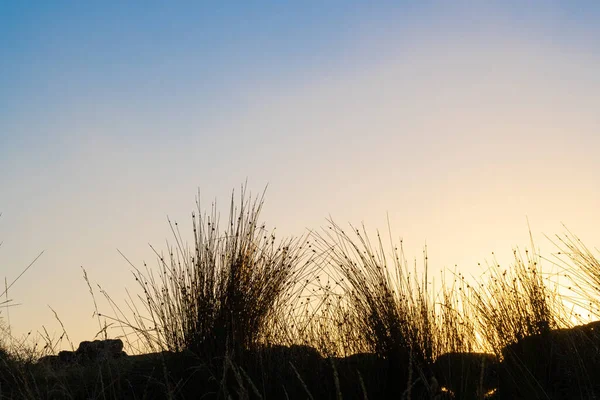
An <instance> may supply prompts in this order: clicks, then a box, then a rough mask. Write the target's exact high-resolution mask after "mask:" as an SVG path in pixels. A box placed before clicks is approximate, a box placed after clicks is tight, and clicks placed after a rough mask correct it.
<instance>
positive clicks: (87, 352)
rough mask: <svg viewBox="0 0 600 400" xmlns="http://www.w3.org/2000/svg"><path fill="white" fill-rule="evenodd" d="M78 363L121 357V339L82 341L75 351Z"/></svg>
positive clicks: (123, 353) (122, 353)
mask: <svg viewBox="0 0 600 400" xmlns="http://www.w3.org/2000/svg"><path fill="white" fill-rule="evenodd" d="M75 353H76V356H77V360H78V361H79V362H80V363H90V362H98V361H105V360H111V359H115V358H120V357H123V356H124V355H126V354H125V352H124V351H123V341H122V340H121V339H107V340H94V341H93V342H88V341H84V342H81V343H80V344H79V348H78V349H77V351H76V352H75Z"/></svg>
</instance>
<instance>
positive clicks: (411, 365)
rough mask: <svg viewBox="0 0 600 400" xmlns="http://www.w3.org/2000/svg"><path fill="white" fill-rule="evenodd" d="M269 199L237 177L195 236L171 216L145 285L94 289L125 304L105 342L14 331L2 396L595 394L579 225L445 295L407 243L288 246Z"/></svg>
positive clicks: (140, 278)
mask: <svg viewBox="0 0 600 400" xmlns="http://www.w3.org/2000/svg"><path fill="white" fill-rule="evenodd" d="M262 205H263V198H262V197H259V198H256V199H253V198H251V196H247V195H246V192H245V189H244V188H243V189H242V192H241V194H240V200H239V201H237V202H236V201H235V198H234V197H233V196H232V201H231V207H230V210H229V219H228V221H227V225H226V226H224V227H223V226H221V225H220V222H219V219H218V214H217V210H216V207H214V206H213V208H212V211H211V213H210V214H209V215H207V214H206V213H203V210H202V209H201V207H200V205H199V204H198V212H197V213H195V214H193V216H192V219H193V244H192V245H191V246H190V245H188V244H187V242H186V241H185V240H184V239H183V237H182V235H181V233H180V231H179V227H178V225H177V223H171V222H169V223H170V227H171V230H172V233H173V239H174V243H173V246H172V247H170V248H167V250H166V253H162V252H159V251H156V250H154V248H153V249H152V250H153V251H154V252H155V254H156V256H157V258H158V268H156V269H152V268H150V267H148V266H144V268H138V267H136V266H135V265H134V264H133V263H130V265H131V267H132V269H133V275H134V279H135V281H136V283H137V285H138V289H139V295H138V296H137V297H135V296H134V297H129V299H128V300H127V301H126V302H125V306H123V305H119V302H116V301H113V299H112V298H111V297H110V296H109V295H108V294H107V293H106V292H104V291H103V290H102V289H100V292H101V294H102V295H103V296H105V297H106V299H107V300H108V302H109V304H110V306H111V308H112V311H113V312H112V315H104V314H100V313H99V312H98V310H97V309H96V316H97V318H98V324H99V328H100V332H99V334H98V336H101V338H102V339H103V340H97V341H93V342H83V343H82V344H81V345H80V346H79V347H78V348H77V349H74V348H73V350H72V351H61V352H59V353H58V354H56V351H55V350H56V349H57V348H58V347H59V345H60V343H61V341H63V340H68V336H67V335H66V332H64V334H63V335H62V336H61V337H60V338H59V339H58V340H52V339H51V338H50V335H47V334H46V339H45V345H44V346H38V345H37V344H36V345H34V346H27V345H25V344H24V342H18V341H17V342H16V344H15V342H14V341H11V343H12V344H11V345H9V344H8V342H6V341H5V342H4V343H3V345H2V348H4V349H5V350H2V351H0V398H7V399H10V398H14V399H163V398H164V399H181V398H190V399H192V398H193V399H335V400H341V399H452V398H456V399H483V398H490V399H592V398H596V397H600V379H599V378H600V361H599V360H600V348H599V346H600V325H599V324H597V323H591V324H587V325H585V324H583V321H584V316H583V315H581V313H577V312H575V311H574V310H575V309H574V308H570V306H571V305H575V306H577V307H578V309H581V310H586V311H585V313H587V315H586V316H585V317H586V318H587V320H588V321H589V320H590V319H592V320H593V319H599V318H598V317H599V315H598V314H600V311H599V310H600V307H599V302H600V293H599V292H598V291H599V290H600V289H599V288H600V260H599V259H598V258H597V256H596V255H595V254H594V252H592V251H590V250H589V249H588V248H586V247H585V246H584V245H583V244H582V243H581V241H579V239H578V238H577V237H576V236H575V235H573V234H571V233H570V232H569V233H568V234H567V235H565V236H561V237H557V238H556V243H555V244H556V246H557V248H558V250H559V252H558V254H557V255H556V258H555V259H551V260H548V259H544V260H542V259H541V257H540V256H539V255H537V254H535V252H534V251H533V249H534V246H533V243H532V244H531V250H530V251H525V252H524V254H525V255H524V256H523V255H522V253H521V252H519V251H515V252H514V263H513V265H512V266H511V267H510V268H508V269H502V268H501V267H500V266H498V265H492V266H490V268H489V269H488V270H486V271H485V274H484V275H483V276H484V278H482V279H481V280H480V281H479V282H474V283H469V282H468V281H467V280H466V279H465V278H464V276H463V275H461V274H460V273H457V272H456V273H448V274H447V275H446V274H442V275H441V276H440V278H441V285H440V287H439V288H438V289H437V290H436V288H435V287H433V286H432V285H431V284H430V283H429V282H430V281H432V280H433V279H432V276H430V275H429V274H430V271H429V268H428V265H427V254H426V251H425V252H424V257H423V265H422V266H421V267H419V268H417V265H416V264H417V263H415V265H414V266H413V267H412V268H411V267H410V265H409V263H408V262H407V260H406V259H405V257H404V254H403V249H402V243H401V242H400V243H399V244H398V245H397V246H396V245H395V244H394V243H393V241H391V240H390V243H389V246H388V245H387V244H386V243H384V242H386V241H385V240H384V239H382V237H381V236H380V234H379V233H377V234H376V235H372V236H375V238H374V241H371V239H372V238H369V235H368V234H367V231H366V229H365V228H364V227H361V228H360V229H355V228H354V227H352V226H350V227H349V229H348V230H344V229H343V228H342V227H340V226H339V225H337V224H335V223H334V222H333V221H329V226H328V227H326V228H325V229H323V230H321V231H319V232H310V233H308V234H307V235H306V236H304V237H300V238H291V239H286V240H282V241H280V240H278V239H277V238H276V237H275V234H274V231H267V230H266V228H265V226H264V225H263V224H261V223H260V221H259V216H260V211H261V208H262ZM388 236H390V237H391V234H388ZM542 261H544V263H547V264H549V265H551V266H553V268H555V269H557V270H558V271H557V272H556V274H555V275H547V274H546V273H545V272H544V271H543V270H542ZM558 276H561V277H562V278H565V279H566V280H567V281H568V282H569V283H568V286H569V289H570V290H571V292H570V293H572V294H573V295H572V296H569V297H565V296H560V295H559V292H558V291H559V286H558V285H557V283H556V282H557V280H556V279H555V278H557V277H558ZM84 278H85V281H86V282H87V283H88V285H89V288H90V292H91V294H92V297H93V298H94V304H96V298H95V292H94V290H93V289H92V285H91V284H90V282H89V280H88V278H87V275H86V274H85V271H84ZM567 304H568V305H567ZM113 328H117V329H118V331H117V332H118V334H117V336H118V337H119V339H118V340H109V339H108V336H109V330H111V329H113ZM111 332H112V331H111ZM7 334H8V333H5V335H4V336H5V337H6V336H7ZM111 336H112V335H111ZM123 342H124V343H125V345H126V347H125V350H126V351H127V352H128V353H129V354H130V355H127V354H126V353H124V352H123Z"/></svg>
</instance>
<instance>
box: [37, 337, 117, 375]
mask: <svg viewBox="0 0 600 400" xmlns="http://www.w3.org/2000/svg"><path fill="white" fill-rule="evenodd" d="M126 355H127V354H126V353H125V352H124V351H123V341H122V340H121V339H107V340H94V341H92V342H89V341H84V342H81V343H80V344H79V347H78V348H77V350H76V351H66V350H65V351H61V352H59V353H58V355H57V356H54V355H51V356H45V357H42V358H40V359H39V361H38V363H39V364H41V365H45V366H48V367H51V368H61V367H66V366H70V365H86V364H91V363H96V362H102V361H107V360H114V359H117V358H121V357H123V356H126Z"/></svg>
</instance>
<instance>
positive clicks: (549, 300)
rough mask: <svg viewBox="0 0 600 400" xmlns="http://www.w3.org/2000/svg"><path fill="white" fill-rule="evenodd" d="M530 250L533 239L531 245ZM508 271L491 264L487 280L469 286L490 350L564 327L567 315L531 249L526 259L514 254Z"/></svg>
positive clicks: (474, 315)
mask: <svg viewBox="0 0 600 400" xmlns="http://www.w3.org/2000/svg"><path fill="white" fill-rule="evenodd" d="M531 244H532V246H531V247H532V249H533V248H534V246H533V240H532V242H531ZM513 256H514V262H513V264H512V266H511V268H508V269H502V268H501V267H500V265H499V264H497V262H496V261H495V260H494V264H493V265H492V266H491V267H490V268H489V269H488V270H487V271H486V272H487V275H488V277H487V280H486V281H482V282H479V284H478V285H476V286H474V287H471V288H470V289H471V290H470V299H471V302H472V303H471V304H472V306H473V307H474V311H475V312H474V313H473V318H476V320H477V322H478V324H479V326H480V332H481V333H482V334H483V336H484V340H485V343H487V345H488V346H489V349H491V350H492V351H494V352H495V353H496V354H497V355H499V356H501V353H502V349H504V348H505V347H507V346H509V345H511V344H513V343H517V342H518V341H520V340H522V339H523V338H525V337H528V336H532V335H538V334H541V333H544V332H548V331H549V330H551V329H556V328H558V327H564V326H567V325H568V324H569V323H568V320H567V317H566V315H567V313H566V311H565V308H564V304H563V302H562V299H561V298H560V296H559V294H558V286H557V285H556V283H555V282H554V283H552V282H551V281H550V280H549V279H548V277H545V276H544V272H543V270H542V267H541V263H540V257H539V256H538V255H537V254H536V253H535V252H534V251H530V250H525V256H523V255H522V253H521V252H520V251H519V250H514V251H513Z"/></svg>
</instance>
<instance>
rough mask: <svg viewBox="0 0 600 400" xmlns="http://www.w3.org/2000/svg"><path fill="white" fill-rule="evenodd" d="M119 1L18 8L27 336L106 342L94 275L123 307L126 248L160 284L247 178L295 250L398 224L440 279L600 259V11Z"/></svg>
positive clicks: (3, 48) (15, 182)
mask: <svg viewBox="0 0 600 400" xmlns="http://www.w3.org/2000/svg"><path fill="white" fill-rule="evenodd" d="M122 3H123V2H108V1H103V2H95V3H94V4H92V2H62V1H52V2H46V1H39V2H35V1H33V2H8V1H6V2H2V3H0V212H2V213H3V215H2V217H1V218H0V240H3V241H4V244H3V245H2V247H0V266H1V267H2V268H1V269H0V271H1V273H2V275H3V276H6V278H7V279H8V280H9V281H11V280H12V279H14V278H15V277H16V276H17V275H18V274H19V273H20V271H21V270H22V269H23V268H24V267H25V266H27V264H29V262H30V261H31V260H33V258H34V257H35V256H36V255H37V254H38V253H39V252H40V251H42V250H45V253H44V255H43V256H42V257H41V258H40V260H39V261H38V262H37V263H36V264H35V265H34V266H33V267H32V269H31V270H30V271H28V272H27V274H26V275H25V276H24V277H23V278H22V279H21V280H20V281H19V282H18V284H16V285H15V286H14V287H13V288H12V289H11V290H10V297H11V298H13V299H14V300H15V302H18V303H21V305H20V306H19V307H16V308H12V309H11V310H10V321H11V325H12V327H13V330H14V332H15V333H16V334H21V333H24V332H28V331H30V330H32V331H33V332H36V331H39V330H41V326H42V325H45V326H46V327H47V328H48V330H49V331H50V332H53V331H59V330H60V327H59V326H58V323H57V322H56V321H55V320H54V316H53V314H52V312H51V311H50V309H49V308H48V305H50V306H51V307H52V308H54V309H55V310H56V311H57V313H58V314H59V316H60V317H61V319H62V321H63V322H64V324H65V327H66V329H67V331H68V333H69V335H70V336H71V339H72V340H73V341H74V342H78V341H80V340H84V339H91V338H92V337H93V335H94V334H95V333H96V331H97V329H96V328H97V327H96V322H95V320H94V319H93V318H92V313H93V302H92V299H91V297H90V295H89V293H88V288H87V286H86V284H85V282H84V280H83V279H82V273H81V269H80V267H81V266H83V267H84V268H85V269H86V270H87V271H88V274H89V276H90V278H91V279H92V280H93V281H94V282H97V283H99V284H101V285H102V286H103V287H104V288H105V289H106V290H107V291H108V292H109V293H110V294H111V295H112V297H113V299H115V300H116V301H117V302H119V301H121V300H122V299H124V298H125V291H124V288H125V287H128V288H129V289H131V290H132V291H135V290H134V289H137V287H136V285H135V281H134V280H133V279H132V277H131V274H130V272H129V271H130V267H129V265H128V264H127V263H126V262H125V260H123V258H121V256H120V255H119V254H118V253H117V250H116V249H117V248H118V249H120V250H121V251H122V252H123V253H124V254H126V255H127V256H128V258H129V259H130V260H131V261H132V262H134V263H135V264H136V265H138V266H141V265H142V262H143V261H147V262H148V263H149V264H150V265H152V266H155V265H156V263H155V258H154V256H153V253H152V251H151V250H150V248H149V247H148V243H151V244H153V245H155V246H156V247H158V248H161V249H162V248H165V245H164V243H165V239H168V238H170V231H169V227H168V224H167V221H166V216H167V215H169V216H170V217H171V218H172V219H174V220H177V221H179V222H180V223H181V225H182V227H183V228H184V231H183V233H184V234H185V235H188V236H187V237H188V238H191V229H189V228H190V226H191V223H190V214H191V211H193V210H194V208H195V196H196V194H197V190H198V188H199V189H200V191H201V196H202V201H203V203H204V204H206V205H207V206H209V205H210V202H211V200H213V199H214V198H217V200H218V202H219V203H220V204H222V205H223V206H224V208H223V209H224V210H225V211H226V207H225V206H226V205H227V204H228V201H229V196H230V193H231V190H232V189H234V188H235V189H238V188H239V186H240V184H241V183H243V182H244V181H245V180H246V179H248V184H249V188H250V189H251V190H252V192H253V193H259V192H261V191H262V189H263V188H264V187H265V185H267V184H268V185H269V188H268V191H267V196H266V204H265V210H264V213H263V215H262V216H263V219H264V221H265V222H267V224H268V226H269V227H277V230H278V231H279V232H280V235H288V234H291V235H301V234H303V233H304V232H305V229H306V228H312V229H317V228H319V227H320V226H325V225H326V218H327V217H328V216H329V215H331V216H332V217H333V218H334V220H335V221H337V222H338V223H340V224H346V223H347V222H352V223H354V224H360V223H361V222H362V221H364V222H365V223H366V224H367V226H369V227H371V228H380V229H384V230H385V229H386V215H389V218H390V222H391V226H392V229H393V232H394V236H395V237H402V238H403V239H404V242H405V246H406V251H407V255H408V257H409V258H414V257H416V258H418V259H420V258H421V251H422V248H423V245H424V244H425V243H427V246H428V250H429V261H430V267H431V268H432V270H433V271H439V270H442V269H445V268H451V269H453V268H454V266H455V265H457V266H458V269H459V270H460V271H462V272H464V273H466V274H473V275H476V276H477V275H479V274H480V273H481V272H482V270H481V269H480V268H478V267H477V263H482V264H484V263H485V262H486V260H488V261H490V260H491V253H492V252H495V253H496V254H497V255H498V258H499V259H500V260H501V261H502V262H506V264H505V265H508V261H510V259H511V256H512V249H513V247H515V246H521V247H523V246H526V245H528V227H527V218H528V219H529V222H530V224H531V229H532V232H533V234H534V236H535V238H536V240H537V245H538V246H539V247H540V248H541V250H542V251H543V252H545V254H549V252H550V251H551V250H553V248H552V246H551V245H549V244H548V242H547V240H546V239H545V238H544V236H543V235H544V234H547V235H553V234H556V233H561V232H564V230H563V227H562V225H561V223H564V224H566V225H567V226H568V227H569V228H570V229H571V230H572V231H573V232H575V233H576V234H578V235H579V236H580V237H581V238H582V239H583V240H584V242H585V243H586V244H588V245H589V246H592V247H593V246H598V245H599V244H600V231H599V229H598V223H599V222H600V207H599V205H600V157H598V150H599V149H600V74H599V73H598V70H599V68H600V25H599V24H598V21H600V6H599V4H600V3H598V2H596V1H589V2H582V1H564V2H559V1H547V2H534V1H530V2H522V1H514V2H513V1H497V2H491V1H477V2H475V1H474V2H466V1H465V2H461V1H457V2H455V1H431V2H428V1H415V2H380V3H378V4H377V5H374V4H373V2H369V4H368V5H367V4H366V3H364V4H363V3H362V2H356V3H355V4H353V3H352V2H348V1H343V2H342V1H327V2H322V1H315V2H311V1H303V2H278V1H273V2H254V1H248V2H235V3H234V4H231V5H223V4H222V3H219V2H215V3H213V4H212V5H209V4H207V3H204V2H189V3H187V4H186V3H184V2H177V4H175V3H171V2H161V3H159V2H128V5H124V4H122ZM185 228H187V230H186V229H185ZM121 304H122V303H121ZM101 310H104V311H109V309H108V308H107V307H105V306H104V305H102V307H101ZM2 315H3V316H4V318H6V316H7V314H6V310H5V311H4V312H3V313H2Z"/></svg>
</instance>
